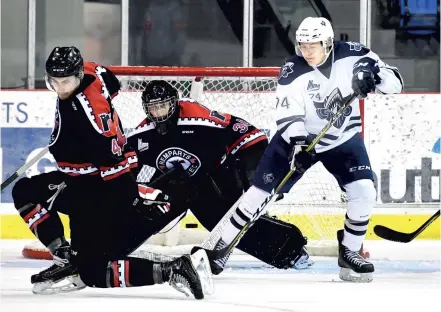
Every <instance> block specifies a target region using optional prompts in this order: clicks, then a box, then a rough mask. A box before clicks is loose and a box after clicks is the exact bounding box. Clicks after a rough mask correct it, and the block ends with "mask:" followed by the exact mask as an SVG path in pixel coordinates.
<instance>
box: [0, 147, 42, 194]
mask: <svg viewBox="0 0 441 312" xmlns="http://www.w3.org/2000/svg"><path fill="white" fill-rule="evenodd" d="M48 151H49V147H48V146H46V147H44V148H43V149H42V150H41V151H40V152H39V153H38V154H37V155H35V156H34V157H32V159H31V160H29V161H28V162H27V163H25V164H24V165H23V166H21V167H20V168H19V169H18V170H17V171H15V172H14V174H13V175H11V176H10V177H9V178H7V179H6V180H5V181H4V182H3V183H2V185H1V188H0V191H3V190H4V189H5V188H6V187H7V186H8V185H9V184H11V183H12V182H14V181H15V180H16V179H17V178H18V177H19V176H21V175H22V174H23V172H25V171H26V170H28V169H29V168H30V167H31V166H32V165H34V164H35V163H36V162H37V161H39V160H40V159H41V158H42V157H43V156H44V155H45V154H46V153H47V152H48Z"/></svg>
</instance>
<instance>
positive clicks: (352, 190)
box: [345, 179, 377, 221]
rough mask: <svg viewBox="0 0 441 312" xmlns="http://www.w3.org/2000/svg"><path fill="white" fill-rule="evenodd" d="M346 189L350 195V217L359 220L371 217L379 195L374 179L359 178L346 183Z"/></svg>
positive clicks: (348, 213)
mask: <svg viewBox="0 0 441 312" xmlns="http://www.w3.org/2000/svg"><path fill="white" fill-rule="evenodd" d="M345 189H346V194H347V195H348V211H347V215H348V217H349V218H350V219H352V220H359V221H362V220H367V219H369V218H370V215H371V213H372V209H373V207H374V204H375V199H376V196H377V193H376V190H375V187H374V183H373V182H372V180H369V179H362V180H357V181H354V182H351V183H349V184H346V185H345Z"/></svg>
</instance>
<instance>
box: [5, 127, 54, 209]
mask: <svg viewBox="0 0 441 312" xmlns="http://www.w3.org/2000/svg"><path fill="white" fill-rule="evenodd" d="M51 131H52V129H51V128H2V129H1V143H2V151H3V157H2V164H1V165H2V179H1V180H2V181H5V180H6V179H7V178H8V177H9V176H10V175H12V174H13V173H14V172H15V171H17V169H19V168H20V167H21V166H23V165H24V164H25V163H26V161H27V160H28V159H29V158H30V156H31V157H32V154H36V153H38V151H39V149H40V148H43V147H45V146H46V145H47V143H48V142H49V137H50V134H51ZM54 169H55V163H54V162H53V158H52V155H50V154H49V153H48V154H46V156H45V157H43V158H41V159H40V160H39V161H38V162H37V163H36V164H35V165H34V166H32V167H30V168H29V169H28V171H27V172H26V173H25V174H26V175H27V176H32V175H35V174H38V173H42V172H48V171H52V170H54ZM13 185H14V182H13V183H11V184H10V185H9V186H8V187H7V188H6V189H4V190H3V191H2V193H1V195H2V196H1V202H2V203H12V195H11V191H12V187H13Z"/></svg>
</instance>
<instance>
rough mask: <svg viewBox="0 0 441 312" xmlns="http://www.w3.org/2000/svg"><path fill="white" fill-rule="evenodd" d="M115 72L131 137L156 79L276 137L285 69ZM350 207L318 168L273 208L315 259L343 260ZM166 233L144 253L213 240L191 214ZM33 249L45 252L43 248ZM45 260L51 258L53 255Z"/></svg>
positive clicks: (146, 174)
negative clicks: (341, 232) (340, 239)
mask: <svg viewBox="0 0 441 312" xmlns="http://www.w3.org/2000/svg"><path fill="white" fill-rule="evenodd" d="M110 68H111V70H112V71H113V72H114V73H115V74H116V75H117V76H118V78H119V79H120V81H121V84H122V86H123V90H122V92H121V93H120V94H119V95H118V96H117V97H116V98H115V99H114V105H115V107H116V110H117V112H118V114H119V116H120V118H121V120H122V123H123V127H124V128H125V132H126V133H130V132H131V131H132V130H133V129H134V128H135V127H136V126H137V125H138V124H139V123H140V122H141V121H142V120H143V119H144V118H145V113H144V111H143V109H142V105H141V93H142V90H143V87H144V86H145V85H146V83H148V82H149V81H151V80H154V79H163V80H166V81H168V82H169V83H170V84H172V85H173V86H174V87H175V88H176V89H178V90H179V94H180V96H181V97H190V98H193V99H195V100H197V101H199V102H200V103H201V104H203V105H205V106H207V107H209V108H211V109H213V110H217V111H220V112H225V113H230V114H233V115H236V116H238V117H242V118H244V119H245V120H247V121H248V122H250V123H252V124H253V125H255V126H256V127H258V128H261V129H263V130H264V131H265V132H266V134H267V135H268V137H269V138H271V137H272V135H273V134H274V133H275V131H276V123H275V115H274V113H275V112H274V107H275V94H274V92H275V89H276V85H277V75H278V72H279V68H237V67H236V68H182V67H180V68H178V67H131V66H128V67H122V66H115V67H110ZM153 172H154V169H153V168H150V167H144V168H143V169H142V171H141V173H140V175H139V176H138V181H142V182H147V181H149V179H150V177H151V175H152V174H153ZM346 205H347V204H346V200H345V194H343V193H342V191H341V190H340V188H339V186H338V184H337V182H336V180H335V178H334V177H333V176H332V175H330V174H329V173H328V172H327V171H326V170H325V169H324V167H323V165H321V163H318V164H316V165H314V166H313V167H312V168H311V169H309V170H308V171H307V172H306V173H305V175H304V176H303V177H302V179H301V180H300V181H299V182H298V183H297V184H296V185H295V186H294V187H293V188H292V190H291V191H290V193H289V194H287V195H285V198H284V199H283V200H281V201H279V202H277V203H275V204H274V205H272V206H271V207H269V209H268V212H269V214H270V215H275V216H277V217H278V218H280V219H282V220H285V221H288V222H291V223H294V224H295V225H296V226H298V227H299V228H300V229H301V230H302V232H303V233H304V235H305V236H306V237H307V238H308V250H309V251H310V253H311V254H313V255H327V256H333V255H336V254H337V241H336V231H337V230H338V229H340V228H342V227H343V221H344V214H345V212H346ZM173 224H176V222H172V223H171V225H173ZM162 232H163V233H162V234H157V235H155V236H153V237H151V238H150V239H149V240H148V241H147V243H146V244H145V245H143V246H142V247H141V248H140V249H139V250H141V251H142V250H147V251H152V250H153V252H155V253H156V252H158V253H165V254H179V253H182V252H183V251H187V249H186V248H185V246H189V245H192V244H199V243H202V241H203V239H204V238H205V237H206V236H207V234H208V232H207V231H205V230H204V229H203V228H202V227H201V225H200V224H199V223H198V221H197V220H196V218H194V216H192V214H191V212H190V213H188V214H187V217H185V218H184V219H183V220H182V221H180V222H178V224H177V226H174V227H172V226H170V227H169V228H167V229H164V230H163V231H162ZM158 246H162V247H158ZM28 248H32V249H33V250H37V251H38V250H40V251H42V250H41V249H42V246H41V245H39V246H38V245H35V244H34V245H33V246H32V247H29V246H28ZM139 250H138V251H139ZM45 255H46V256H45V257H47V256H48V254H47V252H46V254H45ZM45 257H43V258H45Z"/></svg>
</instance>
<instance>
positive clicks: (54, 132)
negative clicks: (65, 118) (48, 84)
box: [49, 104, 61, 146]
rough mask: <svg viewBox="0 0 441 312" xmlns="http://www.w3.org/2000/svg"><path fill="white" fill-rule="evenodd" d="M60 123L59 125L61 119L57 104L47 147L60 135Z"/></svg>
mask: <svg viewBox="0 0 441 312" xmlns="http://www.w3.org/2000/svg"><path fill="white" fill-rule="evenodd" d="M60 123H61V118H60V112H59V111H58V104H57V108H56V109H55V123H54V128H53V129H52V133H51V137H50V139H49V146H51V145H53V144H54V143H55V141H57V138H58V136H59V135H60V126H61V125H60Z"/></svg>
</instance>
